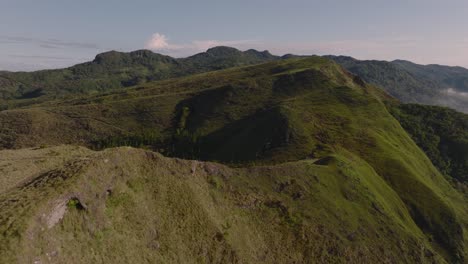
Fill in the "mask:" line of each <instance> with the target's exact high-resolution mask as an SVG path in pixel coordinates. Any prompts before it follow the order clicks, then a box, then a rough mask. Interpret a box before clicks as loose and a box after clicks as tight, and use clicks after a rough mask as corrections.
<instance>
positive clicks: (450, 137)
mask: <svg viewBox="0 0 468 264" xmlns="http://www.w3.org/2000/svg"><path fill="white" fill-rule="evenodd" d="M392 110H393V111H392V114H393V115H394V116H395V117H396V118H397V119H398V121H400V123H401V125H402V126H403V128H405V130H406V131H407V132H408V133H409V134H410V135H411V137H412V138H413V140H414V141H415V142H416V144H418V146H419V147H420V148H421V149H423V150H424V152H425V153H426V155H427V156H428V157H429V158H430V159H431V161H432V163H433V164H434V165H435V166H436V167H437V168H438V169H439V171H440V172H442V173H443V174H445V175H447V176H450V177H452V178H453V179H455V180H456V181H458V182H460V183H462V184H464V185H465V188H466V186H467V184H468V116H467V115H466V114H462V113H458V112H456V111H454V110H451V109H448V108H443V107H438V106H424V105H415V104H402V105H399V106H398V107H395V108H393V109H392Z"/></svg>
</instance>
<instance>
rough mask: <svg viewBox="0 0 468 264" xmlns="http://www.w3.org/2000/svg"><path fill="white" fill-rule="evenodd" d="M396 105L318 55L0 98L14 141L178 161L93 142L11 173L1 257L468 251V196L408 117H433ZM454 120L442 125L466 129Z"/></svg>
mask: <svg viewBox="0 0 468 264" xmlns="http://www.w3.org/2000/svg"><path fill="white" fill-rule="evenodd" d="M215 51H219V50H215ZM221 51H223V50H221ZM231 51H232V52H236V51H235V50H231ZM212 52H214V51H212ZM395 104H396V102H395V100H394V99H392V98H390V97H388V95H386V94H385V93H384V92H383V91H381V90H379V89H378V88H376V87H374V86H371V85H368V84H366V83H365V82H363V81H362V80H361V79H360V78H358V77H355V76H353V75H351V74H349V73H348V72H346V71H345V70H344V69H343V68H342V67H340V66H339V65H337V64H336V63H334V62H332V61H330V60H328V59H326V58H322V57H316V56H312V57H308V58H290V59H284V60H275V61H272V62H269V63H265V64H259V65H252V66H246V67H234V68H230V69H226V70H222V71H212V72H206V73H202V74H196V75H190V76H185V77H181V78H173V79H168V80H161V81H156V82H148V83H145V84H141V85H138V86H135V87H132V88H128V89H125V90H119V91H109V92H106V93H101V94H96V95H90V96H82V97H73V98H69V99H66V100H62V99H60V100H59V99H57V100H48V101H43V102H36V103H35V104H31V105H29V106H27V107H26V106H25V107H22V108H15V109H11V110H6V111H1V112H0V122H1V124H2V127H0V146H1V147H2V148H25V147H38V146H41V145H53V146H55V145H60V144H73V145H84V146H87V147H93V148H96V149H104V148H106V147H113V146H116V145H129V146H144V147H147V148H151V149H153V150H157V151H158V152H161V153H163V154H164V155H166V156H170V157H173V158H165V157H163V156H161V155H160V154H156V153H154V152H151V151H144V150H138V149H132V148H118V149H106V150H103V151H100V152H93V151H86V152H85V153H83V154H82V155H81V157H79V158H76V159H72V160H69V162H68V163H66V164H64V165H62V166H58V165H55V166H49V167H48V169H43V168H42V167H41V168H38V169H37V170H35V169H34V168H31V172H30V173H29V174H28V175H30V176H23V177H25V178H23V180H24V179H27V181H15V180H9V181H8V182H10V185H9V186H10V187H9V188H7V189H5V190H4V191H3V192H2V193H0V211H1V212H2V213H1V214H0V236H2V237H0V238H1V239H0V241H2V242H0V243H1V244H0V260H1V261H4V262H11V261H13V260H18V261H19V262H33V261H36V260H40V261H46V260H47V259H48V258H50V259H51V260H52V259H53V260H54V261H55V262H59V263H60V262H66V261H67V260H69V259H73V260H75V261H76V262H78V263H90V262H106V263H107V262H119V261H122V262H137V263H139V262H163V263H165V262H170V263H174V262H179V263H181V262H182V263H185V262H193V261H195V262H204V263H205V262H210V263H212V262H215V263H226V262H233V263H278V262H280V263H285V262H307V261H315V262H317V263H337V262H338V263H344V262H347V263H377V262H387V263H464V262H466V259H467V254H468V243H467V242H466V241H467V234H468V233H467V227H468V208H467V207H466V204H467V197H466V196H463V194H461V193H460V192H458V191H457V190H455V189H454V188H453V187H452V185H450V183H449V182H448V181H447V179H446V178H445V177H444V176H443V175H442V174H441V173H440V172H439V171H438V170H437V168H436V167H435V166H434V165H433V164H432V163H431V161H430V160H429V158H428V157H427V156H426V155H425V153H424V152H423V151H422V150H421V149H420V148H419V147H418V145H417V144H416V143H415V142H414V141H413V139H412V138H411V137H410V135H408V134H407V132H405V130H404V129H403V128H402V125H403V127H405V128H407V129H408V126H413V125H414V124H418V122H419V124H420V126H419V127H420V129H418V130H416V131H421V130H423V126H422V125H423V123H428V122H426V121H424V120H425V119H417V117H418V116H419V114H417V113H416V112H414V111H413V110H411V111H410V109H411V108H410V107H409V108H408V109H407V108H405V107H406V106H404V105H402V106H398V108H391V107H395ZM389 109H391V112H392V114H393V115H394V116H395V117H397V118H398V119H399V120H400V121H401V124H400V123H399V122H398V121H397V119H395V118H394V116H392V115H391V114H390V112H389ZM447 115H451V114H450V113H449V112H447ZM429 117H431V115H429ZM412 118H414V119H412ZM424 118H426V117H424ZM453 118H454V119H453V120H452V121H447V122H448V123H438V124H441V125H442V126H443V127H444V126H446V127H447V129H450V130H449V131H452V132H455V131H459V130H461V131H462V132H463V131H465V130H466V129H465V127H463V126H462V125H461V124H462V123H459V122H462V121H457V120H462V119H458V117H453ZM431 119H434V120H435V119H436V118H435V117H431V118H429V119H427V120H429V121H430V120H431ZM405 120H408V121H407V122H408V123H407V124H408V125H406V124H405ZM416 121H417V122H416ZM433 122H435V121H433ZM463 122H464V121H463ZM455 124H456V125H455ZM434 125H435V126H436V125H437V123H434ZM454 127H459V129H458V128H454ZM434 131H436V132H434V133H435V134H436V135H438V134H437V133H442V134H445V130H434ZM460 133H461V132H460ZM410 134H411V135H412V136H413V138H415V139H416V138H417V137H418V134H416V133H415V134H413V133H411V132H410ZM415 135H416V136H415ZM453 135H456V136H457V137H458V136H460V137H461V135H462V134H453ZM416 142H417V143H418V144H421V143H420V142H418V141H417V140H416ZM422 142H423V143H424V142H425V141H422ZM460 146H461V147H462V148H465V147H463V145H460ZM71 148H73V147H66V146H63V147H57V150H56V151H57V152H58V155H64V153H69V152H73V150H72V149H71ZM423 148H424V147H423ZM47 150H48V149H47V148H45V149H37V150H30V149H20V150H16V151H12V150H4V151H2V152H1V153H0V161H1V158H2V155H4V154H3V153H10V154H9V155H18V157H17V158H16V159H15V158H13V159H12V158H11V157H9V158H5V160H4V162H3V163H0V165H1V164H4V165H3V166H4V167H3V168H4V170H5V173H6V175H13V172H14V171H15V168H16V167H15V166H17V165H15V164H17V161H15V162H13V163H11V162H9V160H22V159H21V157H22V156H31V155H32V156H34V155H36V154H31V152H36V151H47ZM453 151H454V150H453ZM11 153H16V154H11ZM454 153H455V152H454ZM5 155H6V154H5ZM429 156H430V155H429ZM179 158H187V159H194V160H192V161H190V160H182V159H179ZM431 158H432V157H431ZM195 159H197V160H204V161H218V162H222V163H224V164H226V165H229V166H230V167H227V166H225V165H220V164H217V163H210V162H202V161H195ZM23 162H24V161H23ZM452 165H453V164H452ZM450 168H451V169H452V170H451V172H450V173H453V172H455V171H458V167H456V168H457V169H456V170H454V168H455V167H450ZM444 173H445V171H444ZM8 178H10V176H8ZM70 199H72V200H73V199H76V200H77V201H78V202H79V204H80V205H81V206H82V207H83V210H65V211H64V210H62V209H63V208H68V209H70V208H69V207H70V206H69V204H70V201H72V200H70ZM73 203H74V202H73ZM67 205H68V206H67ZM62 212H63V213H62ZM57 215H58V216H61V217H56V216H57ZM41 216H42V217H41ZM50 216H54V217H50ZM44 217H45V218H44ZM50 219H53V220H54V221H51V220H50ZM56 219H59V220H56ZM55 220H56V221H55ZM30 237H33V239H30ZM1 261H0V262H1Z"/></svg>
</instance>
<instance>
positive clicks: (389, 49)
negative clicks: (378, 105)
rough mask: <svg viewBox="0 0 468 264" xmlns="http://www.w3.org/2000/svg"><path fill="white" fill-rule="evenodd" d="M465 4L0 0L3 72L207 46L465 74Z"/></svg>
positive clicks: (444, 0) (183, 52)
mask: <svg viewBox="0 0 468 264" xmlns="http://www.w3.org/2000/svg"><path fill="white" fill-rule="evenodd" d="M467 14H468V1H466V0H406V1H403V0H392V1H389V0H352V1H351V0H327V1H324V0H320V1H316V0H308V1H307V0H287V1H286V0H284V1H278V0H269V1H267V0H235V1H233V0H229V1H225V0H197V1H194V0H192V1H180V0H171V1H157V0H153V1H150V0H132V1H123V0H113V1H111V0H92V1H91V0H79V1H77V0H40V1H39V0H0V70H11V71H31V70H38V69H49V68H60V67H67V66H71V65H74V64H76V63H80V62H85V61H89V60H92V59H93V58H94V57H95V56H96V54H98V53H100V52H104V51H108V50H117V51H126V52H127V51H133V50H138V49H151V50H153V51H154V52H158V53H162V54H167V55H171V56H175V57H185V56H189V55H192V54H195V53H198V52H202V51H205V50H206V49H208V48H210V47H213V46H219V45H224V46H232V47H236V48H238V49H241V50H246V49H250V48H254V49H258V50H269V51H270V52H271V53H273V54H276V55H283V54H287V53H293V54H300V55H310V54H317V55H325V54H333V55H348V56H353V57H355V58H358V59H378V60H394V59H405V60H411V61H414V62H416V63H421V64H443V65H452V66H463V67H468V26H467V25H468V15H467Z"/></svg>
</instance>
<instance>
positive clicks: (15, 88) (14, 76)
mask: <svg viewBox="0 0 468 264" xmlns="http://www.w3.org/2000/svg"><path fill="white" fill-rule="evenodd" d="M279 58H280V57H277V56H273V55H271V54H270V53H269V52H268V51H263V52H260V51H256V50H247V51H244V52H243V51H239V50H237V49H235V48H230V47H215V48H211V49H209V50H207V51H206V52H202V53H199V54H196V55H193V56H191V57H188V58H181V59H176V58H172V57H169V56H165V55H161V54H157V53H153V52H151V51H149V50H138V51H133V52H129V53H124V52H117V51H109V52H105V53H102V54H98V55H97V56H96V58H95V59H94V60H93V61H91V62H86V63H83V64H78V65H75V66H72V67H70V68H66V69H58V70H43V71H36V72H0V103H1V100H3V101H4V102H5V101H7V100H12V99H35V98H36V99H37V98H39V97H41V98H43V97H46V98H47V97H48V98H51V97H63V96H66V95H76V94H91V93H97V92H105V91H109V90H115V89H119V88H122V87H129V86H133V85H137V84H142V83H145V82H148V81H154V80H163V79H168V78H173V77H180V76H186V75H190V74H194V73H202V72H207V71H213V70H220V69H226V68H230V67H236V66H245V65H250V64H256V63H262V62H268V61H273V60H277V59H279Z"/></svg>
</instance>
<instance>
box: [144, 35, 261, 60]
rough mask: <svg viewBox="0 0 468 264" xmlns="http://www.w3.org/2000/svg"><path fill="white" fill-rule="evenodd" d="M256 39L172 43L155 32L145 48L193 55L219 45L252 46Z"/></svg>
mask: <svg viewBox="0 0 468 264" xmlns="http://www.w3.org/2000/svg"><path fill="white" fill-rule="evenodd" d="M255 43H258V41H256V40H228V41H222V40H193V41H191V42H189V43H171V42H170V41H169V38H167V37H166V36H165V35H164V34H161V33H154V34H153V35H152V36H151V38H150V39H149V40H148V41H147V42H146V44H145V48H146V49H150V50H153V51H158V52H164V53H167V54H169V55H173V56H186V55H193V54H194V53H197V52H202V51H206V50H207V49H209V48H213V47H217V46H230V47H236V48H250V47H252V45H254V44H255Z"/></svg>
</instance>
